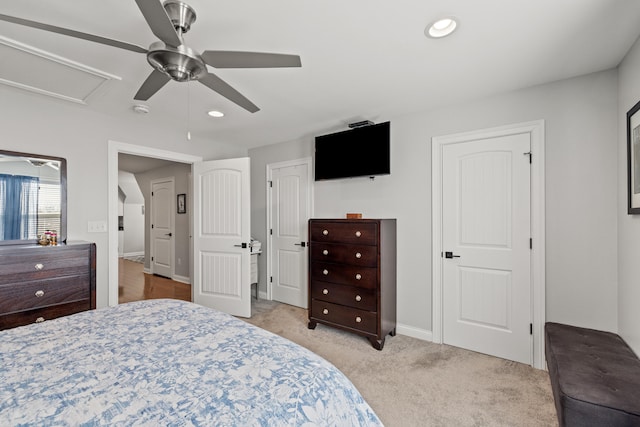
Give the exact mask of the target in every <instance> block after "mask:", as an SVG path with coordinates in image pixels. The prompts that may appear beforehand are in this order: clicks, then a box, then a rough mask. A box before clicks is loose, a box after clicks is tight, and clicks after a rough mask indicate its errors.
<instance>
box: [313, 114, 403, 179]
mask: <svg viewBox="0 0 640 427" xmlns="http://www.w3.org/2000/svg"><path fill="white" fill-rule="evenodd" d="M390 145H391V123H390V122H384V123H378V124H375V125H369V126H362V127H357V128H354V129H350V130H346V131H343V132H337V133H332V134H329V135H322V136H317V137H316V154H315V179H316V181H322V180H326V179H339V178H353V177H358V176H376V175H389V174H390V173H391V154H390V153H391V147H390Z"/></svg>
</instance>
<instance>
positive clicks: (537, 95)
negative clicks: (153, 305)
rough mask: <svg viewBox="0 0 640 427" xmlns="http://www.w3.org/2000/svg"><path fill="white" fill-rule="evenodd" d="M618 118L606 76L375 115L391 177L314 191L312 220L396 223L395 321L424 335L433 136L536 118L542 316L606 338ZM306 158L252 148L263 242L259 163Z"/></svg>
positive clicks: (256, 226)
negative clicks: (387, 126) (542, 178)
mask: <svg viewBox="0 0 640 427" xmlns="http://www.w3.org/2000/svg"><path fill="white" fill-rule="evenodd" d="M425 96H428V94H425ZM616 111H617V72H616V70H611V71H606V72H601V73H596V74H592V75H588V76H584V77H578V78H574V79H569V80H565V81H561V82H557V83H553V84H548V85H542V86H537V87H533V88H529V89H525V90H521V91H517V92H511V93H507V94H503V95H500V96H495V97H491V98H487V99H481V100H477V101H475V102H472V103H467V104H462V105H453V106H450V107H447V108H441V109H437V110H432V111H426V112H422V113H417V114H414V115H410V116H403V117H384V118H380V119H379V121H385V120H391V137H392V153H391V158H392V165H391V175H390V176H382V177H377V178H376V179H375V180H374V181H370V180H369V179H368V178H356V179H347V180H339V181H326V182H318V183H315V187H314V192H315V195H314V203H315V216H316V217H338V218H342V217H344V214H345V213H346V212H362V213H363V214H364V216H365V217H369V218H397V219H398V322H399V323H400V324H402V325H404V326H408V327H412V328H416V329H417V330H424V331H430V330H431V292H432V289H431V191H430V189H431V170H430V169H431V168H430V165H431V138H432V137H434V136H439V135H447V134H451V133H458V132H464V131H469V130H475V129H484V128H489V127H495V126H502V125H506V124H511V123H520V122H527V121H532V120H538V119H544V120H545V125H546V159H545V160H546V221H547V228H546V239H547V248H546V256H547V258H546V266H547V275H546V309H547V320H548V321H557V322H563V323H569V324H574V325H580V326H585V327H593V328H598V329H605V330H611V331H615V330H616V329H617V243H616V240H617V239H616V199H617V196H616V194H617V192H616V188H617V187H616V186H617V157H616V149H617V147H616V135H617V125H616V123H617V121H616V120H617V119H616ZM312 151H313V140H312V138H311V137H309V138H306V139H303V140H300V141H295V142H289V143H285V144H278V145H275V146H269V147H261V148H257V149H252V150H250V151H249V156H250V157H251V160H252V169H251V173H252V206H253V207H254V209H252V211H253V215H254V217H253V220H252V232H253V234H254V237H256V238H258V239H259V240H262V241H266V214H265V205H266V191H265V189H266V186H265V164H267V163H270V162H278V161H284V160H289V159H295V158H300V157H305V156H308V155H310V153H311V152H312ZM534 244H535V242H534ZM262 258H266V257H262ZM263 262H264V261H263ZM265 271H266V270H265V269H264V268H261V269H260V272H261V274H264V272H265ZM260 282H261V283H266V280H265V278H264V277H262V278H261V280H260Z"/></svg>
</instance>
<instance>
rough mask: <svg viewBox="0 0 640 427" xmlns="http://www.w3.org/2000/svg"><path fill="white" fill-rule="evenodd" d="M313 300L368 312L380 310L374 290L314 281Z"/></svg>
mask: <svg viewBox="0 0 640 427" xmlns="http://www.w3.org/2000/svg"><path fill="white" fill-rule="evenodd" d="M311 298H314V299H317V300H322V301H327V302H333V303H336V304H341V305H346V306H349V307H353V308H359V309H361V310H367V311H377V309H378V301H377V298H376V292H375V290H373V289H364V288H355V287H353V286H345V285H338V284H336V283H327V282H316V281H314V282H311Z"/></svg>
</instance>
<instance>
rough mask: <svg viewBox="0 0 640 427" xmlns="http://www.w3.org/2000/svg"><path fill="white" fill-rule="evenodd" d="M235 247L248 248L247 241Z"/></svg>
mask: <svg viewBox="0 0 640 427" xmlns="http://www.w3.org/2000/svg"><path fill="white" fill-rule="evenodd" d="M233 247H234V248H242V249H246V248H247V244H246V243H240V244H239V245H233Z"/></svg>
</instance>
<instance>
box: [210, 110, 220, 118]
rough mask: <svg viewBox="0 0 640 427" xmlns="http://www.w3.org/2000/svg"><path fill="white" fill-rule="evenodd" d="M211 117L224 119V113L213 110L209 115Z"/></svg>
mask: <svg viewBox="0 0 640 427" xmlns="http://www.w3.org/2000/svg"><path fill="white" fill-rule="evenodd" d="M207 114H208V115H210V116H211V117H224V113H223V112H222V111H217V110H211V111H209V112H208V113H207Z"/></svg>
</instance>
